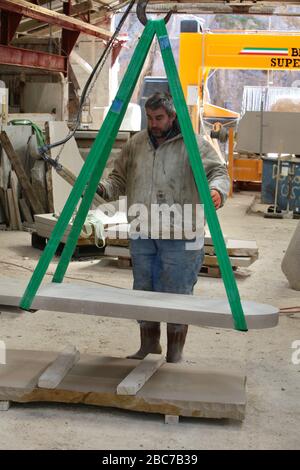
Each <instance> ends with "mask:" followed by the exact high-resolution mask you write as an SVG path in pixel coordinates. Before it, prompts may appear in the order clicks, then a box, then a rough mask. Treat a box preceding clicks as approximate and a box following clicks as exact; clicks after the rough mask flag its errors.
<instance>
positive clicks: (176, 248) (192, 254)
mask: <svg viewBox="0 0 300 470" xmlns="http://www.w3.org/2000/svg"><path fill="white" fill-rule="evenodd" d="M189 243H193V242H192V241H186V240H151V239H137V240H130V252H131V259H132V267H133V278H134V283H133V289H136V290H146V291H155V292H170V293H173V294H188V295H192V294H193V288H194V285H195V284H196V282H197V278H198V273H199V271H200V269H201V266H202V263H203V260H204V248H202V249H197V250H186V245H188V244H189Z"/></svg>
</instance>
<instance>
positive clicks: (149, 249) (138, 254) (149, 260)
mask: <svg viewBox="0 0 300 470" xmlns="http://www.w3.org/2000/svg"><path fill="white" fill-rule="evenodd" d="M130 252H131V259H132V268H133V278H134V282H133V289H135V290H146V291H153V275H155V274H154V272H155V263H156V255H157V248H156V244H155V242H154V241H153V240H149V239H147V240H142V239H138V240H131V242H130ZM139 324H140V337H141V346H140V349H139V350H138V351H137V352H136V353H135V354H132V355H131V356H128V358H129V359H144V357H145V356H146V355H147V354H161V345H160V323H158V322H147V321H140V322H139Z"/></svg>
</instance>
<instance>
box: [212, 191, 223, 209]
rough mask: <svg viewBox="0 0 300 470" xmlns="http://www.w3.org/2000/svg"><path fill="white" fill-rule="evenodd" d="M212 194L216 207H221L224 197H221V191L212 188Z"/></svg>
mask: <svg viewBox="0 0 300 470" xmlns="http://www.w3.org/2000/svg"><path fill="white" fill-rule="evenodd" d="M210 195H211V198H212V200H213V203H214V206H215V209H216V210H217V209H219V207H220V206H221V204H222V197H221V194H220V193H219V191H217V190H216V189H212V190H211V191H210Z"/></svg>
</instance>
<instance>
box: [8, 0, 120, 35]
mask: <svg viewBox="0 0 300 470" xmlns="http://www.w3.org/2000/svg"><path fill="white" fill-rule="evenodd" d="M0 8H3V9H4V10H7V11H13V12H15V13H19V14H21V15H24V16H27V17H29V18H33V19H36V20H39V21H41V22H43V23H48V24H53V25H56V26H57V25H58V26H60V27H61V28H64V29H68V30H71V31H80V32H82V33H84V34H89V35H91V36H96V37H98V38H101V39H104V40H108V39H110V37H111V36H112V33H111V32H110V31H107V30H105V29H104V28H99V27H96V26H93V25H91V24H89V23H85V22H84V21H81V20H78V19H77V18H69V17H68V16H67V15H63V14H61V13H57V12H56V11H52V10H49V9H48V8H44V7H40V6H39V5H33V4H32V3H30V2H26V1H25V0H0Z"/></svg>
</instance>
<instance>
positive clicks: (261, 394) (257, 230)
mask: <svg viewBox="0 0 300 470" xmlns="http://www.w3.org/2000/svg"><path fill="white" fill-rule="evenodd" d="M250 202H251V197H250V196H249V193H248V194H245V193H244V194H240V195H238V196H235V197H234V198H233V199H232V200H231V201H229V202H228V203H227V205H226V207H225V208H224V209H222V210H221V211H220V212H219V214H220V220H221V225H222V229H223V232H224V233H225V234H226V235H227V236H228V237H230V238H242V239H248V240H250V239H255V240H256V241H257V244H258V247H259V260H258V261H256V262H255V263H254V264H253V265H252V267H251V271H252V274H251V276H250V277H246V278H237V282H238V287H239V290H240V294H241V296H242V298H243V299H251V300H257V301H260V302H267V303H271V304H274V305H277V306H279V307H288V306H299V305H300V292H297V291H293V290H291V289H290V288H289V287H288V284H287V281H286V279H285V277H284V275H283V274H282V272H281V270H280V263H281V260H282V257H283V253H284V250H285V249H286V248H287V245H288V242H289V239H290V238H291V235H292V233H293V230H294V228H295V226H296V224H297V221H294V220H272V219H271V220H269V219H268V220H267V219H264V218H262V217H261V215H259V214H246V209H247V207H248V206H249V204H250ZM39 255H40V252H39V251H38V250H35V249H33V248H31V242H30V234H28V233H25V232H14V233H12V232H0V270H1V275H4V276H9V277H16V279H21V278H27V279H29V276H30V272H29V270H31V269H33V268H34V266H35V265H36V260H37V259H38V257H39ZM56 262H57V260H55V262H54V263H53V264H51V266H50V267H49V272H53V271H54V268H55V264H56ZM67 276H69V277H74V278H77V279H79V278H80V279H85V280H87V281H89V282H100V283H101V282H102V283H106V284H110V285H113V286H118V287H131V284H132V274H131V271H130V270H127V269H124V270H120V269H118V268H117V267H116V263H114V262H108V261H107V260H100V261H99V260H94V261H85V262H73V263H72V264H71V265H70V267H69V270H68V273H67ZM66 281H68V280H67V279H66ZM195 293H196V294H197V295H203V296H205V297H211V298H213V297H222V296H225V291H224V287H223V284H222V280H221V279H213V278H203V277H201V278H199V282H198V284H197V287H196V289H195ZM164 336H165V334H164ZM0 339H1V340H4V341H5V342H6V344H7V346H8V347H14V348H18V349H21V348H24V349H48V350H56V349H57V350H59V349H61V348H62V347H63V346H65V345H66V343H72V344H74V345H76V346H77V347H78V348H79V349H80V350H81V351H82V352H90V353H99V354H106V355H112V356H114V355H116V356H123V355H126V354H128V353H130V352H132V351H133V350H134V349H135V348H137V347H138V329H137V326H136V324H135V322H133V321H129V320H119V319H109V318H104V317H103V318H102V317H96V316H95V317H92V316H89V317H84V316H83V315H71V314H64V313H53V312H46V311H39V312H36V313H35V314H32V315H31V316H24V317H22V318H21V317H18V316H17V315H15V314H11V313H2V315H1V316H0ZM297 339H298V340H300V314H294V315H290V316H287V315H284V316H281V317H280V324H279V326H278V327H277V328H274V329H270V330H262V331H252V332H249V333H246V334H245V333H244V334H242V333H238V332H236V331H227V330H226V331H225V330H216V329H208V328H197V327H190V333H189V336H188V339H187V344H186V348H185V355H186V358H188V359H189V360H192V361H195V362H198V363H201V360H203V358H205V357H207V356H210V357H212V356H215V357H220V358H223V359H224V358H228V361H230V360H232V359H238V360H240V361H241V362H244V363H245V364H246V368H247V376H248V406H247V412H246V418H245V420H244V422H243V423H237V422H234V421H230V420H222V421H218V420H201V419H187V418H183V419H181V422H180V424H179V425H178V426H167V425H165V424H164V420H163V417H162V416H161V415H151V414H143V413H141V414H140V413H136V412H127V411H122V410H117V409H108V408H97V407H92V406H83V405H78V406H77V405H54V404H25V405H20V404H14V405H13V406H12V407H11V408H10V410H9V411H8V412H2V413H1V420H0V447H1V448H2V449H95V448H97V449H126V448H127V449H139V448H145V449H224V448H225V449H233V448H240V449H254V448H258V449H266V448H269V449H299V448H300V402H299V396H300V364H299V365H293V364H292V362H291V356H292V353H293V349H292V348H291V345H292V342H293V341H294V340H297ZM134 343H135V344H134ZM163 344H164V346H165V338H163Z"/></svg>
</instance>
